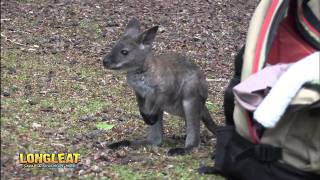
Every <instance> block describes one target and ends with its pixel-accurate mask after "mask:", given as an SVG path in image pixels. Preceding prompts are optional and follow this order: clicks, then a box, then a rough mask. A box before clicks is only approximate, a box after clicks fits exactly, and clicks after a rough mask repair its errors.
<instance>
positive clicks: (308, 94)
mask: <svg viewBox="0 0 320 180" xmlns="http://www.w3.org/2000/svg"><path fill="white" fill-rule="evenodd" d="M318 100H320V93H319V92H317V91H313V90H310V89H305V88H302V89H301V90H300V91H299V92H298V93H297V94H296V96H295V97H294V99H293V100H292V102H291V104H295V105H297V104H310V103H313V102H316V101H318Z"/></svg>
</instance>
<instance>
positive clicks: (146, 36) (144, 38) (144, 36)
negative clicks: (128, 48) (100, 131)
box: [138, 26, 159, 45]
mask: <svg viewBox="0 0 320 180" xmlns="http://www.w3.org/2000/svg"><path fill="white" fill-rule="evenodd" d="M158 28H159V26H154V27H152V28H150V29H148V30H146V31H145V32H143V33H141V34H140V36H139V38H138V41H139V43H141V44H144V45H151V44H152V42H153V40H154V38H155V37H156V34H157V31H158Z"/></svg>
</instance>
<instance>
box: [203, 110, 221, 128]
mask: <svg viewBox="0 0 320 180" xmlns="http://www.w3.org/2000/svg"><path fill="white" fill-rule="evenodd" d="M202 121H203V123H204V125H205V126H206V127H207V128H208V129H209V131H211V132H212V133H213V134H216V129H217V125H216V123H215V122H214V121H213V120H212V118H211V115H210V113H209V111H208V109H207V107H206V106H204V108H203V111H202Z"/></svg>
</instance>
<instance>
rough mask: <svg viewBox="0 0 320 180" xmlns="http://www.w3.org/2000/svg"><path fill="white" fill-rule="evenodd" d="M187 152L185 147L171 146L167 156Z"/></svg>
mask: <svg viewBox="0 0 320 180" xmlns="http://www.w3.org/2000/svg"><path fill="white" fill-rule="evenodd" d="M188 152H189V150H187V149H186V148H171V149H169V151H168V155H169V156H176V155H185V154H187V153H188Z"/></svg>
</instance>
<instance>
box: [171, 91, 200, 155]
mask: <svg viewBox="0 0 320 180" xmlns="http://www.w3.org/2000/svg"><path fill="white" fill-rule="evenodd" d="M182 104H183V110H184V113H185V119H186V126H187V128H186V134H187V137H186V141H185V147H184V148H172V149H170V150H169V151H168V154H169V155H184V154H186V153H188V152H189V151H191V150H192V149H193V148H194V147H198V146H199V144H200V120H201V104H200V103H199V99H198V98H195V97H193V98H192V99H186V100H183V102H182Z"/></svg>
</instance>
